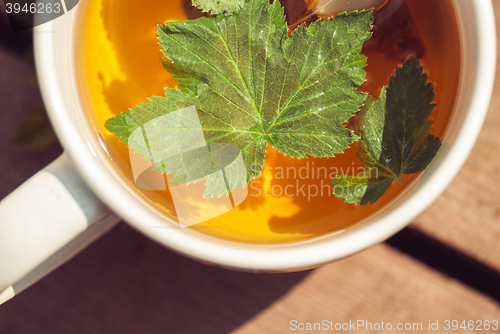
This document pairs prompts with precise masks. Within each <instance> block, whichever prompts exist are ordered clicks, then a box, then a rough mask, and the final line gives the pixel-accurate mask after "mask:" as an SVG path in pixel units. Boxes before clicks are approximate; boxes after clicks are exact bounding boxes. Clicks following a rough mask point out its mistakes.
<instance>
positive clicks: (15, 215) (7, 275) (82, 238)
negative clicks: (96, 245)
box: [0, 153, 120, 304]
mask: <svg viewBox="0 0 500 334" xmlns="http://www.w3.org/2000/svg"><path fill="white" fill-rule="evenodd" d="M119 221H120V219H119V218H118V217H117V216H116V215H115V214H114V213H113V212H112V211H110V210H109V208H107V207H106V206H105V205H104V204H103V203H102V202H101V201H100V200H99V199H98V198H97V196H96V195H95V194H94V193H93V192H92V191H91V190H90V189H89V188H88V186H87V185H86V184H85V182H84V181H83V180H82V178H81V177H80V175H79V174H78V172H77V171H76V169H75V167H74V165H73V162H72V161H71V159H70V157H69V155H68V154H67V153H64V154H63V155H61V156H60V157H59V158H58V159H57V160H55V161H54V162H53V163H52V164H50V165H49V166H47V167H46V168H45V169H43V170H42V171H40V172H38V173H37V174H35V175H34V176H33V177H32V178H30V179H29V180H28V181H26V182H25V183H24V184H22V185H21V186H20V187H19V188H17V189H16V190H15V191H14V192H13V193H11V194H10V195H9V196H7V197H6V198H5V199H3V200H2V201H1V202H0V304H2V303H4V302H5V301H7V300H9V299H11V298H12V297H14V296H15V295H16V294H18V293H19V292H21V291H23V290H24V289H26V288H27V287H29V286H30V285H32V284H33V283H35V282H37V281H38V280H40V279H41V278H42V277H44V276H45V275H47V274H48V273H50V272H51V271H52V270H54V269H56V268H57V267H59V266H60V265H62V264H63V263H64V262H66V261H67V260H69V259H70V258H71V257H73V256H74V255H76V254H77V253H78V252H80V251H81V250H83V249H84V248H85V247H87V246H88V245H89V244H90V243H92V242H93V241H94V240H96V239H97V238H98V237H100V236H101V235H103V234H104V233H106V232H107V231H108V230H110V229H111V228H112V227H114V226H115V225H116V224H117V223H118V222H119Z"/></svg>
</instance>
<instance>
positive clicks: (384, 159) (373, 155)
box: [332, 56, 441, 205]
mask: <svg viewBox="0 0 500 334" xmlns="http://www.w3.org/2000/svg"><path fill="white" fill-rule="evenodd" d="M433 99H434V92H433V89H432V83H427V74H425V73H423V69H422V67H421V66H420V64H419V61H418V60H417V58H415V57H413V56H412V57H410V58H409V59H408V60H406V61H405V62H404V64H403V67H398V68H397V69H396V74H395V76H391V78H390V80H389V88H387V87H384V88H383V89H382V91H381V93H380V96H379V99H378V100H377V101H375V99H374V98H372V97H368V98H367V100H366V102H365V106H364V108H363V110H362V112H361V113H360V115H359V119H360V124H361V131H360V132H361V140H360V145H359V149H358V157H359V159H360V160H361V161H362V162H363V165H364V166H365V168H366V169H368V170H370V171H376V173H371V175H369V176H367V173H364V174H363V175H360V176H353V177H351V176H345V175H339V176H337V177H336V178H335V179H333V180H332V185H333V187H334V194H335V195H336V196H337V197H339V198H342V199H344V200H345V202H346V203H360V202H361V204H362V205H364V204H367V203H371V204H373V203H375V202H376V201H377V200H378V199H379V198H380V197H381V196H382V195H383V194H384V193H385V192H386V191H387V189H388V188H389V186H390V185H391V183H392V181H393V180H397V181H399V182H402V179H401V176H402V174H414V173H417V172H421V171H423V170H425V169H426V168H427V166H428V165H429V164H430V163H431V161H432V159H433V158H434V157H435V155H436V154H437V152H438V150H439V148H440V146H441V143H440V141H439V138H437V137H434V136H433V135H431V134H430V133H429V130H430V129H431V125H432V121H429V117H430V115H431V112H432V110H433V109H434V107H435V106H436V105H435V104H432V100H433ZM353 189H356V190H355V191H353Z"/></svg>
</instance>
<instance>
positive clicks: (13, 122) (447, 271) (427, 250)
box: [0, 0, 500, 334]
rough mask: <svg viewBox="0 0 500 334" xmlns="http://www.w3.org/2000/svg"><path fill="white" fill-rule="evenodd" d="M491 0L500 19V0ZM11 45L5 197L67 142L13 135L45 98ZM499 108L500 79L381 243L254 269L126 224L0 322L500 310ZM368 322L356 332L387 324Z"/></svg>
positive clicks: (107, 322)
mask: <svg viewBox="0 0 500 334" xmlns="http://www.w3.org/2000/svg"><path fill="white" fill-rule="evenodd" d="M493 2H494V5H495V11H496V16H497V24H498V26H499V27H500V1H498V0H494V1H493ZM0 6H3V4H1V5H0ZM0 13H1V15H3V14H4V13H5V12H4V11H2V9H1V8H0ZM1 24H2V25H0V31H2V29H5V22H3V23H1ZM499 32H500V31H499ZM12 50H13V48H12V47H11V48H10V50H7V49H6V48H5V47H3V46H1V48H0V87H1V92H0V101H1V107H0V108H1V109H0V117H1V118H0V120H1V122H0V125H2V124H3V125H2V131H1V132H0V138H1V143H2V144H0V168H1V170H2V173H1V175H0V198H3V197H4V196H5V195H6V194H8V193H9V192H10V191H12V190H13V189H14V188H15V187H17V186H18V185H19V184H20V183H22V182H23V181H24V180H25V179H27V178H28V177H29V176H31V175H32V174H34V173H35V172H36V171H37V170H38V169H40V168H41V167H43V166H44V165H46V164H47V163H48V162H50V161H51V160H52V159H54V158H55V157H56V156H57V155H58V154H59V153H60V151H61V148H60V147H59V146H58V145H57V144H56V145H53V146H52V147H50V148H48V149H46V150H44V151H41V152H36V153H19V152H18V151H14V150H13V149H12V148H10V146H9V145H8V141H9V140H10V139H11V138H12V137H13V136H14V134H15V131H16V128H17V127H18V126H19V124H20V122H21V120H22V118H23V117H24V115H25V114H26V113H27V112H29V111H30V110H32V109H33V108H36V107H37V106H39V105H40V104H41V100H40V97H39V94H38V92H37V88H36V87H34V86H30V85H29V84H26V80H28V79H27V78H29V77H30V76H31V75H33V74H34V70H33V67H32V65H30V64H29V62H26V61H24V60H22V59H20V58H21V57H20V56H19V54H20V53H19V52H23V51H22V47H21V51H20V50H14V51H12ZM15 52H17V54H16V53H15ZM499 65H500V64H499ZM497 78H500V66H499V67H498V68H497ZM27 96H30V98H28V99H27V98H26V97H27ZM499 109H500V81H499V80H497V85H496V86H495V91H494V97H493V100H492V103H491V107H490V111H489V114H488V117H487V120H486V123H485V125H484V129H483V131H482V132H481V135H480V137H479V140H478V142H477V144H476V147H475V148H474V151H473V153H472V154H471V156H470V157H469V159H468V160H467V163H466V164H465V166H464V167H463V168H462V170H461V172H460V173H459V174H458V176H457V177H456V178H455V180H454V181H453V182H452V184H451V185H450V186H449V187H448V189H447V190H446V191H445V192H444V193H443V195H442V196H441V197H439V199H438V200H437V201H436V202H435V203H434V204H433V205H432V206H431V207H430V208H429V209H427V210H426V211H425V212H424V213H423V214H422V215H420V216H419V217H418V218H417V219H415V221H414V222H413V223H412V225H411V228H410V229H407V230H405V231H403V232H402V233H400V234H399V235H397V236H395V237H393V238H392V239H390V240H389V241H388V242H386V243H383V244H380V245H378V246H375V247H373V248H371V249H369V250H367V251H365V252H363V253H361V254H358V255H356V256H353V257H351V258H348V259H345V260H343V261H339V262H336V263H333V264H330V265H327V266H325V267H323V268H320V269H316V270H312V271H307V272H300V273H293V274H280V275H258V274H248V273H239V272H232V271H227V270H222V269H216V268H211V267H208V266H205V265H202V264H199V263H196V262H194V261H191V260H188V259H186V258H184V257H181V256H179V255H177V254H174V253H172V252H171V251H168V250H166V249H165V248H163V247H161V246H159V245H157V244H156V243H154V242H152V241H150V240H148V239H146V238H145V237H144V236H142V235H141V234H139V233H137V232H135V231H134V230H132V229H131V228H130V227H128V226H127V225H125V224H121V225H119V226H118V227H117V228H115V229H114V230H112V231H111V232H110V233H108V234H107V235H106V236H104V237H103V238H102V239H100V240H99V241H97V242H96V243H95V244H93V245H92V246H90V247H89V248H88V249H86V250H85V251H84V252H82V253H81V254H80V255H78V256H77V257H75V258H74V259H72V260H71V261H70V262H68V263H67V264H66V265H64V266H62V267H61V268H59V269H57V270H56V271H55V272H53V273H52V274H50V275H49V276H48V277H46V278H44V279H43V280H42V281H40V282H39V283H37V284H36V285H35V286H33V287H31V288H30V289H28V290H27V291H25V292H23V293H22V294H20V295H19V296H16V297H15V298H14V299H13V300H11V301H10V302H8V303H6V304H5V305H2V306H0V334H31V333H36V334H45V333H63V334H66V333H82V334H83V333H89V334H101V333H102V334H110V333H120V334H128V333H130V334H132V333H134V334H135V333H147V334H155V333H174V334H181V333H187V334H195V333H235V334H246V333H248V334H254V333H289V332H292V331H291V330H290V322H291V321H292V320H296V321H297V323H307V322H311V323H314V322H321V321H323V320H327V321H332V322H333V324H335V323H339V324H343V323H349V321H351V322H356V321H358V320H360V321H361V320H362V321H365V322H370V323H371V324H372V326H375V328H376V326H377V324H381V322H384V324H387V323H391V324H392V325H393V326H394V327H395V326H396V325H397V324H398V323H403V324H406V323H410V324H413V323H422V326H423V329H424V330H423V332H428V330H427V328H428V324H429V321H431V322H432V323H435V322H436V321H438V322H439V328H440V330H439V331H436V332H446V331H444V325H445V323H444V321H445V320H450V321H452V320H458V321H459V322H460V323H461V322H462V321H463V320H483V321H484V320H490V321H491V320H499V321H500V304H499V302H500V274H499V272H500V242H499V241H500V202H499V199H500V159H499V158H498V155H499V153H500V137H499V136H498V129H500V113H499ZM5 124H8V125H9V126H5ZM344 326H345V325H344ZM365 329H366V328H365V327H363V328H360V329H359V330H358V331H357V332H359V333H362V332H379V331H380V330H379V331H377V330H375V329H374V330H373V331H370V330H365ZM414 331H416V330H409V331H408V332H414ZM345 332H354V331H353V330H352V327H350V328H349V329H347V330H346V331H345ZM456 332H468V331H464V330H462V329H459V330H458V331H456Z"/></svg>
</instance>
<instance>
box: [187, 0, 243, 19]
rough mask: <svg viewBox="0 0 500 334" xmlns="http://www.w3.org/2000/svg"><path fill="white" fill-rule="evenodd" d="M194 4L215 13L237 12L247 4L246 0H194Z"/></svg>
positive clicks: (205, 10)
mask: <svg viewBox="0 0 500 334" xmlns="http://www.w3.org/2000/svg"><path fill="white" fill-rule="evenodd" d="M191 3H192V4H193V6H195V7H197V8H199V9H201V10H202V12H204V13H208V12H210V13H211V14H213V15H216V14H222V13H228V14H232V13H235V12H237V11H239V10H241V8H243V5H244V4H245V0H192V1H191Z"/></svg>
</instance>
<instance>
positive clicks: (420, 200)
mask: <svg viewBox="0 0 500 334" xmlns="http://www.w3.org/2000/svg"><path fill="white" fill-rule="evenodd" d="M437 1H439V0H437ZM455 4H456V8H457V11H458V18H459V25H460V27H461V36H462V46H463V55H462V56H463V58H462V59H463V65H462V66H463V69H462V80H461V86H460V93H459V101H458V104H457V109H456V111H455V117H454V119H453V121H452V124H451V126H450V130H449V132H448V134H447V138H446V142H447V145H444V146H443V149H441V151H440V152H439V154H438V156H437V157H436V158H435V160H434V162H433V164H432V165H431V166H430V167H429V168H428V169H427V170H426V172H425V173H424V175H423V177H422V179H421V182H420V183H419V185H418V187H415V189H413V190H412V191H410V192H408V193H407V194H406V195H405V196H403V197H402V198H400V199H399V200H398V201H397V202H396V203H394V204H392V205H391V206H390V207H389V208H387V209H386V210H384V211H383V212H380V213H379V214H378V215H377V216H375V217H372V218H371V219H369V220H368V221H366V222H364V223H362V224H358V225H356V226H354V227H352V228H349V229H347V230H346V231H345V232H343V233H340V234H336V235H327V236H323V237H321V238H317V239H312V240H309V241H303V242H298V243H290V244H283V245H273V246H269V245H250V244H243V243H236V242H232V241H226V240H221V239H215V238H213V237H209V236H206V235H202V234H200V233H198V232H194V231H193V230H190V229H181V228H173V227H174V226H177V224H174V223H175V222H173V221H169V219H168V218H166V217H165V216H164V215H162V214H161V213H160V212H159V211H157V210H154V209H153V208H152V207H151V206H150V205H149V204H148V203H147V202H146V201H144V200H143V199H141V198H140V197H139V196H138V195H137V193H135V192H134V191H133V190H132V189H130V188H129V187H128V185H127V184H126V182H124V181H123V180H122V179H121V178H120V177H119V176H118V175H117V173H116V172H115V169H114V168H113V167H112V165H111V162H110V161H109V159H108V158H107V157H106V155H105V154H103V152H102V147H101V146H100V144H99V142H98V141H97V140H96V138H95V135H94V133H93V132H92V129H90V127H89V126H87V122H86V120H85V117H84V111H83V108H82V106H81V104H80V100H79V96H78V94H79V93H78V90H77V88H76V84H75V82H76V79H75V78H76V73H75V70H74V68H75V67H74V64H73V63H74V57H73V56H72V55H73V50H74V40H73V38H74V36H75V30H76V29H77V25H76V21H77V20H76V16H78V11H79V7H77V8H75V9H74V10H73V11H71V12H69V13H68V14H66V15H64V16H62V17H60V18H58V19H56V20H54V21H52V22H49V23H47V24H44V25H42V26H39V27H37V28H36V29H35V55H36V65H37V70H38V75H39V80H40V87H41V89H42V93H43V98H44V101H45V104H46V107H47V110H48V112H49V114H50V118H51V121H52V123H53V125H54V127H55V130H56V132H57V135H58V137H59V139H60V141H61V143H62V145H63V146H64V149H65V153H64V154H63V156H62V157H61V158H59V159H58V160H57V161H55V162H54V163H53V164H52V165H50V166H49V167H47V168H46V169H44V170H43V171H41V172H39V173H38V174H37V175H35V176H34V177H33V178H32V179H30V180H29V181H27V182H26V183H25V184H24V185H22V186H21V187H20V188H19V189H17V190H16V191H15V192H14V193H12V194H11V195H9V196H8V197H7V198H6V199H4V200H3V201H2V202H1V203H0V303H2V302H3V301H5V300H8V299H9V298H11V297H13V296H14V295H15V294H16V293H19V292H20V291H22V290H23V289H25V288H26V287H28V286H29V285H31V284H33V283H34V282H36V281H37V280H38V279H40V278H41V277H43V276H44V275H46V274H47V273H48V272H50V271H51V270H52V269H54V268H56V267H57V266H58V265H60V264H61V263H63V262H64V261H66V260H68V259H70V258H71V257H72V256H73V255H75V254H76V253H77V252H78V251H79V250H81V249H82V248H83V247H85V246H86V245H88V244H89V243H90V242H91V241H93V240H95V239H96V238H97V237H99V236H100V235H102V234H104V233H105V232H106V231H107V230H108V229H110V228H111V227H113V226H114V225H115V224H116V223H117V222H118V221H119V218H118V217H117V216H120V217H122V218H123V219H124V220H125V221H126V222H128V223H129V224H130V225H132V226H133V227H134V228H136V229H137V230H139V231H141V232H142V233H144V234H146V235H147V236H149V237H150V238H152V239H154V240H156V241H157V242H159V243H161V244H163V245H165V246H166V247H168V248H170V249H172V250H174V251H177V252H179V253H182V254H184V255H186V256H188V257H191V258H195V259H198V260H202V261H204V262H208V263H211V264H214V265H218V266H223V267H226V268H233V269H238V270H246V271H254V272H284V271H295V270H302V269H308V268H312V267H316V266H320V265H322V264H325V263H328V262H331V261H334V260H337V259H341V258H344V257H346V256H349V255H352V254H354V253H356V252H359V251H361V250H363V249H366V248H368V247H370V246H372V245H375V244H377V243H379V242H381V241H383V240H385V239H386V238H388V237H390V236H391V235H393V234H394V233H396V232H397V231H399V230H401V229H402V228H403V227H405V226H406V225H407V224H408V223H409V222H410V221H411V220H412V219H413V218H415V217H416V216H417V215H418V214H419V213H421V212H422V211H423V210H424V209H425V208H426V207H427V206H428V205H429V204H430V203H432V202H433V201H434V200H435V199H436V197H437V196H438V195H439V194H440V193H441V192H442V191H443V190H444V189H445V187H446V186H447V185H448V184H449V183H450V181H451V180H452V178H453V177H454V176H455V175H456V173H457V172H458V170H459V169H460V167H461V166H462V164H463V163H464V161H465V159H466V158H467V156H468V154H469V152H470V151H471V149H472V147H473V145H474V142H475V140H476V138H477V136H478V133H479V131H480V130H481V126H482V123H483V121H484V118H485V115H486V112H487V109H488V105H489V101H490V97H491V93H492V89H493V82H494V76H495V65H496V34H495V22H494V16H493V7H492V3H491V1H490V0H455ZM80 7H81V6H80ZM101 201H102V202H101ZM108 208H109V209H108ZM115 213H116V215H115ZM151 226H171V227H172V228H164V229H157V228H151ZM2 291H3V292H2Z"/></svg>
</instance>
